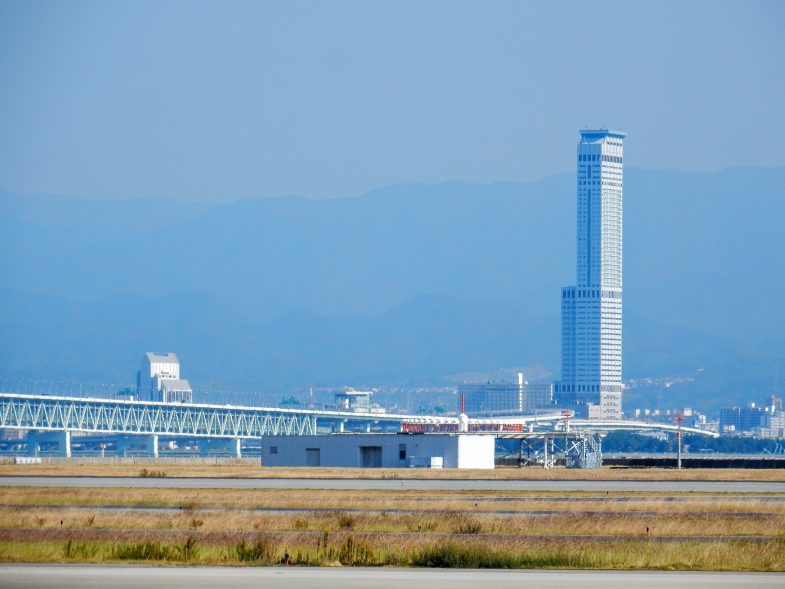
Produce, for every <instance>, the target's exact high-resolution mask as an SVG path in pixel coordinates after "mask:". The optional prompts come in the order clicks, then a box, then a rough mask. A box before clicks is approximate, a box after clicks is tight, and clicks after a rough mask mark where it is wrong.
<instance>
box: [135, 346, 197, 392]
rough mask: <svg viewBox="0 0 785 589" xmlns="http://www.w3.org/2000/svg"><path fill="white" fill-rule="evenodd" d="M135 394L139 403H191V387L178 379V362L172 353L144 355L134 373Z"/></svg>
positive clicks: (185, 381) (148, 353)
mask: <svg viewBox="0 0 785 589" xmlns="http://www.w3.org/2000/svg"><path fill="white" fill-rule="evenodd" d="M136 394H137V397H138V398H139V400H140V401H162V402H164V403H192V402H193V391H192V390H191V385H190V384H189V383H188V381H187V380H183V379H181V378H180V360H179V359H178V358H177V354H174V353H172V352H168V353H166V354H156V353H154V352H147V353H146V354H145V355H144V357H143V358H142V366H141V368H140V369H139V372H137V373H136Z"/></svg>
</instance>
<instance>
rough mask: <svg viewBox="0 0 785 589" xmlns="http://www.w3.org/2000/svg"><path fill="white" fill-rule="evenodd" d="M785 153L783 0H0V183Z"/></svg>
mask: <svg viewBox="0 0 785 589" xmlns="http://www.w3.org/2000/svg"><path fill="white" fill-rule="evenodd" d="M584 126H612V127H617V128H622V129H625V130H627V131H628V132H629V139H628V144H627V156H628V157H627V163H628V164H630V165H633V166H640V167H647V168H677V169H685V170H717V169H721V168H724V167H728V166H734V165H763V166H767V165H784V164H785V147H783V145H784V143H783V141H784V138H785V3H783V2H776V1H772V2H750V1H745V2H723V1H712V2H683V1H678V2H663V1H659V2H645V3H644V2H612V1H604V2H584V1H581V2H542V1H540V2H472V3H465V2H455V1H450V2H401V3H393V2H390V3H380V2H368V1H360V2H324V3H318V2H279V3H275V4H273V3H261V2H248V3H246V2H209V3H204V2H192V1H188V2H141V1H134V2H130V1H129V2H124V3H120V2H103V1H96V2H27V1H23V2H13V1H7V0H4V1H2V2H0V190H6V191H15V192H23V193H55V194H68V195H74V196H89V197H139V196H154V195H157V196H171V197H174V198H177V199H180V200H191V199H195V200H234V199H237V198H242V197H245V196H275V195H281V194H301V195H305V196H313V197H328V196H339V195H345V196H352V195H358V194H361V193H363V192H365V191H367V190H369V189H372V188H374V187H377V186H381V185H386V184H391V183H396V182H417V181H441V180H446V179H460V180H471V181H482V182H490V181H507V180H530V179H535V178H538V177H541V176H544V175H547V174H550V173H554V172H566V171H572V170H573V153H574V143H575V141H576V139H577V133H576V130H577V129H578V128H581V127H584Z"/></svg>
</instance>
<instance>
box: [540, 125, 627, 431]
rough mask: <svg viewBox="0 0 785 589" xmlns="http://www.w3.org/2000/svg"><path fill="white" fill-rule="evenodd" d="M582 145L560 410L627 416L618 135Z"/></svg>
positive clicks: (591, 135) (585, 139)
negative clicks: (574, 261) (623, 371)
mask: <svg viewBox="0 0 785 589" xmlns="http://www.w3.org/2000/svg"><path fill="white" fill-rule="evenodd" d="M580 133H581V138H580V141H579V142H578V158H577V163H578V178H577V201H578V224H577V237H578V239H577V279H576V282H577V284H576V285H575V286H568V287H565V288H563V289H562V299H561V301H562V302H561V312H562V313H561V314H562V333H561V341H562V346H561V359H562V360H561V381H560V382H559V383H557V385H556V390H555V394H556V397H557V401H558V403H559V405H560V406H561V407H565V408H570V409H573V410H575V411H576V414H577V415H579V416H582V417H590V418H597V419H620V418H621V417H622V409H621V396H622V380H621V362H622V235H623V232H622V193H623V174H622V170H623V158H624V138H625V137H626V134H625V133H623V132H621V131H611V130H608V129H599V130H585V131H581V132H580Z"/></svg>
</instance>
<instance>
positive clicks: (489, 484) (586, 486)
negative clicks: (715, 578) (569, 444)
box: [0, 476, 785, 493]
mask: <svg viewBox="0 0 785 589" xmlns="http://www.w3.org/2000/svg"><path fill="white" fill-rule="evenodd" d="M2 486H7V487H109V488H117V487H137V488H139V487H147V488H179V489H351V490H362V489H378V490H387V491H392V490H396V489H397V490H424V491H451V490H465V491H595V492H605V491H655V492H656V491H659V492H667V493H672V492H695V491H698V492H707V493H728V492H735V493H785V482H749V481H620V480H617V481H532V480H518V481H511V480H446V479H443V480H438V479H403V480H402V479H214V478H160V479H156V478H136V477H39V476H33V477H17V476H11V477H0V487H2Z"/></svg>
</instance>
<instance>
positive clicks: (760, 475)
mask: <svg viewBox="0 0 785 589" xmlns="http://www.w3.org/2000/svg"><path fill="white" fill-rule="evenodd" d="M143 469H146V470H147V471H154V472H156V473H159V474H162V475H164V476H166V477H173V478H174V477H206V478H279V479H286V478H325V479H350V478H365V479H396V478H401V479H465V480H472V479H496V480H504V479H511V480H514V479H521V480H523V479H528V480H571V479H580V480H617V479H621V480H667V481H677V480H701V481H727V480H739V481H785V470H779V469H766V470H756V469H684V470H676V469H668V468H640V469H633V468H607V467H606V468H601V469H597V470H587V469H567V468H552V469H547V470H546V469H543V468H496V469H494V470H456V469H444V470H429V469H414V468H412V469H378V468H373V469H358V468H278V467H261V466H255V465H249V464H247V463H242V464H209V465H182V464H167V463H166V461H165V460H162V461H161V462H159V463H157V464H154V465H150V464H144V465H141V464H90V463H79V461H78V460H75V461H73V462H70V463H67V464H0V477H2V476H28V475H29V476H100V477H103V476H106V477H136V476H139V475H140V473H141V472H142V470H143Z"/></svg>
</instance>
